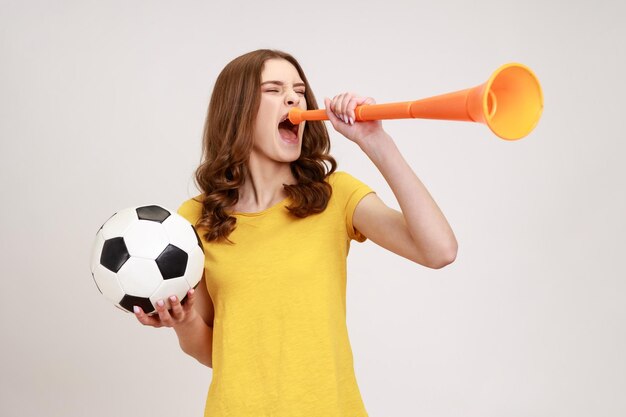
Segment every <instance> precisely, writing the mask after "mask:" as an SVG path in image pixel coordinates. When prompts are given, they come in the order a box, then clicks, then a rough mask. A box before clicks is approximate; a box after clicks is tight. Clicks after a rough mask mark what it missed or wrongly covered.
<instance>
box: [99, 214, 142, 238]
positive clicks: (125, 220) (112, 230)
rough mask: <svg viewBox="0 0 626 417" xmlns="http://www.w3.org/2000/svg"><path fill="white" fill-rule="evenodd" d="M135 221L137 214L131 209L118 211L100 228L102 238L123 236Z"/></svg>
mask: <svg viewBox="0 0 626 417" xmlns="http://www.w3.org/2000/svg"><path fill="white" fill-rule="evenodd" d="M136 221H137V213H136V212H135V210H134V209H132V208H127V209H124V210H120V211H118V212H117V213H116V214H115V215H114V216H113V217H111V218H110V219H109V220H107V222H106V223H105V224H104V225H103V226H102V236H103V237H104V239H105V240H106V239H111V238H113V237H118V236H124V232H126V229H128V227H129V226H130V225H131V224H133V223H134V222H136Z"/></svg>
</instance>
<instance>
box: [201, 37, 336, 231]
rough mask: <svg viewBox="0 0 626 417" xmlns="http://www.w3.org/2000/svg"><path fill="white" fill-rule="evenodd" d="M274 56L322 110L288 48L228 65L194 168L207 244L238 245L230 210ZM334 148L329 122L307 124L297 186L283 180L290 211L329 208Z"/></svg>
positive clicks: (302, 213) (296, 164)
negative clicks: (295, 73) (264, 73)
mask: <svg viewBox="0 0 626 417" xmlns="http://www.w3.org/2000/svg"><path fill="white" fill-rule="evenodd" d="M275 58H278V59H284V60H287V61H289V62H290V63H291V64H292V65H293V66H294V67H295V68H296V69H297V71H298V74H299V75H300V77H301V78H302V81H304V84H305V86H306V89H305V93H304V97H305V99H306V102H307V108H308V109H317V108H318V107H317V102H316V100H315V97H314V95H313V92H312V90H311V88H310V86H309V82H308V81H307V79H306V76H305V75H304V71H303V70H302V68H301V67H300V64H299V63H298V61H296V59H295V58H294V57H293V56H291V55H289V54H287V53H285V52H282V51H278V50H270V49H259V50H256V51H252V52H249V53H247V54H244V55H241V56H239V57H237V58H235V59H234V60H232V61H231V62H230V63H228V65H226V67H224V69H223V70H222V72H221V73H220V74H219V76H218V77H217V80H216V81H215V86H214V88H213V93H212V95H211V100H210V102H209V108H208V112H207V117H206V121H205V124H204V132H203V141H202V160H201V163H200V166H199V167H198V168H197V169H196V172H195V181H196V185H197V186H198V188H199V189H200V190H201V191H202V195H201V196H200V197H201V203H202V215H201V217H200V219H199V220H198V222H197V223H196V227H197V228H198V229H199V230H200V229H202V230H204V231H205V233H204V238H205V239H206V241H207V242H211V241H228V242H229V243H233V242H232V241H231V240H230V239H228V236H229V235H230V233H231V232H232V231H233V230H234V229H235V226H236V223H237V219H236V218H235V217H233V216H230V215H229V214H228V213H227V211H226V210H227V209H228V208H230V207H233V206H234V205H235V204H236V203H237V201H238V200H239V188H240V187H241V186H242V185H243V183H244V181H245V179H246V177H247V175H248V160H249V157H250V153H251V152H252V146H253V131H254V122H255V119H256V115H257V111H258V109H259V104H260V100H261V72H262V71H263V65H264V64H265V61H267V60H268V59H275ZM234 109H236V111H233V110H234ZM329 152H330V139H329V137H328V131H327V130H326V126H324V123H323V122H322V121H308V122H306V125H305V127H304V132H303V137H302V151H301V154H300V157H299V158H298V159H297V160H295V161H293V162H291V172H292V173H293V175H294V177H295V179H296V181H297V184H294V185H288V184H283V186H284V189H285V191H286V192H287V195H288V196H289V197H290V198H291V200H292V204H291V205H290V206H288V207H287V209H288V210H289V212H290V213H291V215H293V216H295V217H299V218H303V217H307V216H309V215H311V214H315V213H320V212H322V211H324V210H325V209H326V206H327V205H328V201H329V200H330V196H331V194H332V188H331V186H330V185H329V184H328V183H327V182H325V181H324V179H325V178H326V177H327V176H328V175H330V174H331V173H333V172H334V171H335V169H336V168H337V163H336V161H335V159H334V158H333V157H332V156H331V155H330V154H329ZM326 163H329V164H330V168H329V167H328V166H327V165H326Z"/></svg>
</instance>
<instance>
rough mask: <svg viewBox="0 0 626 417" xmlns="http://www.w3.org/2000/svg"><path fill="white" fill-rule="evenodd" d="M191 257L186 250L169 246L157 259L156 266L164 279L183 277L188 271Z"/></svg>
mask: <svg viewBox="0 0 626 417" xmlns="http://www.w3.org/2000/svg"><path fill="white" fill-rule="evenodd" d="M188 258H189V256H188V255H187V252H185V251H184V250H182V249H180V248H178V247H176V246H174V245H172V244H169V245H167V247H166V248H165V250H164V251H163V252H162V253H161V254H160V255H159V256H158V257H157V258H156V264H157V265H158V267H159V270H160V271H161V274H162V275H163V279H171V278H176V277H182V276H183V275H185V270H186V269H187V259H188Z"/></svg>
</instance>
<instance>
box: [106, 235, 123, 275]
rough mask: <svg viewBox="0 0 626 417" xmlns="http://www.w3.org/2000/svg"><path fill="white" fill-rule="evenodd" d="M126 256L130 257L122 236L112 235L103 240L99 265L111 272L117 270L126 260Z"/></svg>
mask: <svg viewBox="0 0 626 417" xmlns="http://www.w3.org/2000/svg"><path fill="white" fill-rule="evenodd" d="M128 258H130V255H129V253H128V249H127V248H126V243H124V238H123V237H114V238H112V239H108V240H105V241H104V245H102V254H101V255H100V265H102V266H104V267H105V268H107V269H109V270H111V271H112V272H117V271H119V270H120V269H121V268H122V266H124V264H125V263H126V261H128Z"/></svg>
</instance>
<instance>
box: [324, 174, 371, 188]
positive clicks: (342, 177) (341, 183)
mask: <svg viewBox="0 0 626 417" xmlns="http://www.w3.org/2000/svg"><path fill="white" fill-rule="evenodd" d="M326 179H327V181H328V183H329V184H330V185H331V186H332V187H333V188H336V187H337V188H341V187H348V188H351V187H354V186H358V185H360V184H362V183H361V181H360V180H358V179H357V178H356V177H354V176H353V175H352V174H350V173H348V172H346V171H335V172H333V173H331V174H330V175H328V176H327V177H326Z"/></svg>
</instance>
